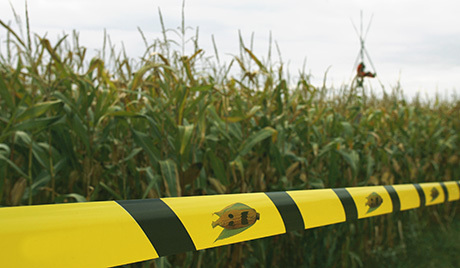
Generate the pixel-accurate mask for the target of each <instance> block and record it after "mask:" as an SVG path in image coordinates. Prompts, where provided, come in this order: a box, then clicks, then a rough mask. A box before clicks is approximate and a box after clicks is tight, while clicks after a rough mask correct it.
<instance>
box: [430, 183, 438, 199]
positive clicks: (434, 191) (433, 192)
mask: <svg viewBox="0 0 460 268" xmlns="http://www.w3.org/2000/svg"><path fill="white" fill-rule="evenodd" d="M438 196H439V191H438V189H436V187H433V188H431V201H430V202H433V201H434V200H435V199H436V198H438Z"/></svg>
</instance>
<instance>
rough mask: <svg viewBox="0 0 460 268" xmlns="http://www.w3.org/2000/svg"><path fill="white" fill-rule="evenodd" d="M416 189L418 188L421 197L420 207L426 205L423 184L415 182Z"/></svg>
mask: <svg viewBox="0 0 460 268" xmlns="http://www.w3.org/2000/svg"><path fill="white" fill-rule="evenodd" d="M413 185H414V187H415V189H416V190H417V193H418V196H419V197H420V206H419V207H424V206H425V193H424V192H423V189H422V186H420V184H418V183H414V184H413Z"/></svg>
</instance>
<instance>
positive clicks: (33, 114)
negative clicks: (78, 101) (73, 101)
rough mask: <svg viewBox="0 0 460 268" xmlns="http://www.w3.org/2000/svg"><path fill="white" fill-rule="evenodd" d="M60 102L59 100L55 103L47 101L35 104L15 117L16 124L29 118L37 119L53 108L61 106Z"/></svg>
mask: <svg viewBox="0 0 460 268" xmlns="http://www.w3.org/2000/svg"><path fill="white" fill-rule="evenodd" d="M61 103H62V102H61V101H60V100H57V101H47V102H40V103H38V104H35V105H34V106H32V107H30V108H28V109H26V110H25V111H23V112H22V113H20V114H19V115H17V117H16V121H17V122H21V121H24V120H27V119H31V118H37V117H39V116H41V115H42V114H44V113H46V112H47V111H49V110H50V109H52V108H53V107H55V106H57V105H59V104H61Z"/></svg>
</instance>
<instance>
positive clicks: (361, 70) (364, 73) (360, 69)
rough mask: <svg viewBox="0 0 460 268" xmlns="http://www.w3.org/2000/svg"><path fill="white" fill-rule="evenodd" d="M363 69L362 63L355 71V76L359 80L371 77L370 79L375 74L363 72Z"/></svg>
mask: <svg viewBox="0 0 460 268" xmlns="http://www.w3.org/2000/svg"><path fill="white" fill-rule="evenodd" d="M365 67H366V66H365V65H364V63H362V62H361V63H360V64H359V65H358V69H357V70H356V71H357V72H358V74H357V75H358V77H360V78H362V77H371V78H373V77H375V75H376V73H371V72H365V71H364V68H365Z"/></svg>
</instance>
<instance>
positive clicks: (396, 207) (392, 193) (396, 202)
mask: <svg viewBox="0 0 460 268" xmlns="http://www.w3.org/2000/svg"><path fill="white" fill-rule="evenodd" d="M383 187H384V188H385V189H386V190H387V192H388V194H389V195H390V198H391V203H393V212H398V211H400V210H401V202H400V201H399V196H398V194H397V193H396V191H395V188H393V186H391V185H385V186H383Z"/></svg>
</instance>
